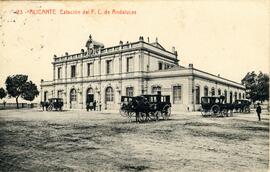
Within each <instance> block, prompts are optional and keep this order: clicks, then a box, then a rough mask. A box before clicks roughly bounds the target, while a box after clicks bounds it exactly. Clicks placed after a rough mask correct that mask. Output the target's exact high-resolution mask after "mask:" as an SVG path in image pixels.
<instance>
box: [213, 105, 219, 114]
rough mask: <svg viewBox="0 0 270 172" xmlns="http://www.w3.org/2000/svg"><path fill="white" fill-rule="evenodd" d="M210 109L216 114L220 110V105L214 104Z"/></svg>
mask: <svg viewBox="0 0 270 172" xmlns="http://www.w3.org/2000/svg"><path fill="white" fill-rule="evenodd" d="M211 111H212V112H213V114H214V115H217V114H218V113H219V112H220V107H219V106H218V105H214V106H212V108H211Z"/></svg>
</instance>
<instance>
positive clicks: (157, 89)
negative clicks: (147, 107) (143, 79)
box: [152, 86, 161, 94]
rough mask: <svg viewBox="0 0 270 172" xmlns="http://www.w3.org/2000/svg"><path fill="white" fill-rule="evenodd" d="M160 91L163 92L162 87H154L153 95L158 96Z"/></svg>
mask: <svg viewBox="0 0 270 172" xmlns="http://www.w3.org/2000/svg"><path fill="white" fill-rule="evenodd" d="M158 91H161V87H160V86H153V87H152V93H153V94H157V92H158Z"/></svg>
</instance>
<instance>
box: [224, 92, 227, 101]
mask: <svg viewBox="0 0 270 172" xmlns="http://www.w3.org/2000/svg"><path fill="white" fill-rule="evenodd" d="M224 97H225V100H224V101H225V103H227V90H224Z"/></svg>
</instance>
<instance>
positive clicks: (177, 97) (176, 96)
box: [173, 86, 181, 104]
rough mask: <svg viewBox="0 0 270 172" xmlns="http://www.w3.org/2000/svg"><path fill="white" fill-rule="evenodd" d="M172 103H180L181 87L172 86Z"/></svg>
mask: <svg viewBox="0 0 270 172" xmlns="http://www.w3.org/2000/svg"><path fill="white" fill-rule="evenodd" d="M173 103H174V104H179V103H181V86H173Z"/></svg>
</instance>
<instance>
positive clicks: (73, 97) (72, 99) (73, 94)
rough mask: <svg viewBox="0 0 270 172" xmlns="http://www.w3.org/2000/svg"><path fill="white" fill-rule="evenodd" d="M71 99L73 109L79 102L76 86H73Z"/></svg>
mask: <svg viewBox="0 0 270 172" xmlns="http://www.w3.org/2000/svg"><path fill="white" fill-rule="evenodd" d="M69 101H70V108H71V109H73V108H75V107H76V104H77V92H76V90H75V88H72V89H71V90H70V97H69Z"/></svg>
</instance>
